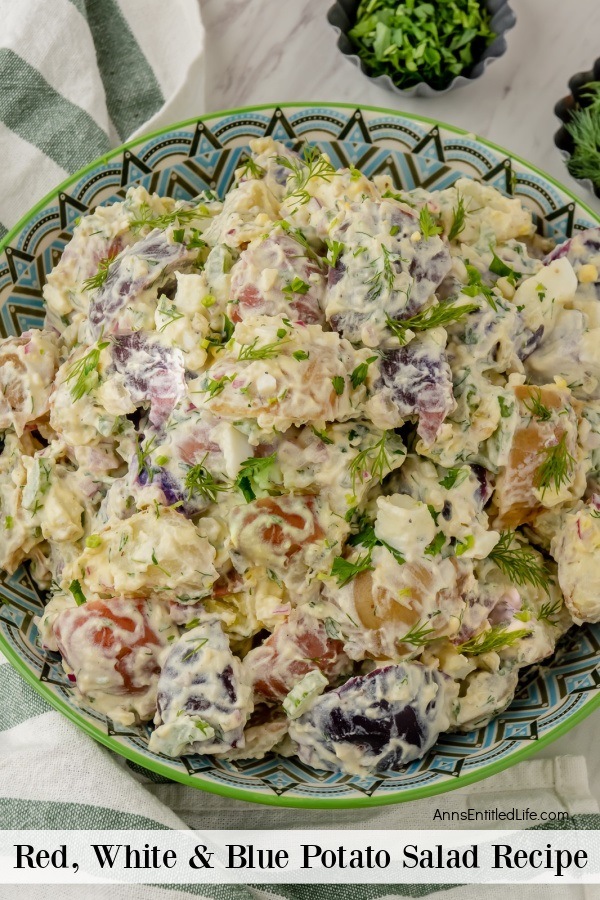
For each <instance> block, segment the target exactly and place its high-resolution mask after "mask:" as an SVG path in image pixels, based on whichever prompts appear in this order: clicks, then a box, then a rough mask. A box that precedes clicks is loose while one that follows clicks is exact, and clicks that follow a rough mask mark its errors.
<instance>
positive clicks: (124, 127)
mask: <svg viewBox="0 0 600 900" xmlns="http://www.w3.org/2000/svg"><path fill="white" fill-rule="evenodd" d="M71 3H73V5H74V6H76V7H77V9H78V10H79V12H80V13H81V14H82V15H83V16H85V18H86V19H87V22H88V24H89V26H90V31H91V33H92V38H93V40H94V45H95V47H96V59H97V62H98V69H99V72H100V77H101V78H102V83H103V84H104V93H105V94H106V106H107V109H108V113H109V115H110V118H111V120H112V123H113V125H114V126H115V129H116V131H117V134H118V135H119V137H120V138H121V140H125V138H126V137H128V135H130V134H131V133H132V132H133V131H135V130H136V129H138V128H139V127H140V126H141V125H143V124H144V122H146V121H147V120H148V119H150V118H151V117H152V116H153V115H154V113H155V112H157V110H159V109H160V108H161V106H162V105H163V104H164V102H165V101H164V97H163V95H162V92H161V89H160V86H159V84H158V81H157V80H156V76H155V74H154V72H153V70H152V69H151V68H150V65H149V63H148V60H147V59H146V57H145V56H144V54H143V52H142V50H141V48H140V46H139V44H138V42H137V41H136V39H135V37H134V35H133V33H132V31H131V29H130V27H129V25H128V24H127V21H126V20H125V18H124V17H123V14H122V12H121V10H120V9H119V6H118V4H117V3H116V0H102V3H98V2H97V0H71Z"/></svg>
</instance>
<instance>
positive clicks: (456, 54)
mask: <svg viewBox="0 0 600 900" xmlns="http://www.w3.org/2000/svg"><path fill="white" fill-rule="evenodd" d="M491 19H492V16H491V13H490V12H489V10H488V8H487V6H486V4H485V3H483V2H480V0H430V2H420V0H405V2H404V3H398V2H397V0H361V3H360V6H359V7H358V13H357V17H356V24H355V25H354V27H353V28H352V29H351V30H350V31H349V33H348V34H349V37H350V40H351V41H352V42H353V43H354V45H355V47H356V50H357V53H358V55H359V56H360V58H361V59H362V60H363V62H364V64H365V66H366V67H367V69H368V71H369V73H370V74H371V75H374V76H377V75H389V76H390V78H391V79H392V81H393V82H394V84H395V85H397V86H398V87H399V88H409V87H412V86H413V85H415V84H418V83H419V82H423V81H424V82H426V83H427V84H429V85H430V86H431V87H433V88H435V89H437V90H443V89H444V88H445V87H447V86H448V84H449V83H450V82H451V81H452V79H453V78H455V77H456V76H457V75H461V74H462V73H464V72H466V71H468V70H469V69H470V68H471V67H472V66H473V64H474V62H476V60H478V59H479V58H480V56H481V55H482V53H483V52H484V50H485V49H486V47H488V46H489V44H491V42H492V41H493V40H494V38H495V37H496V35H495V34H494V32H493V31H492V28H491Z"/></svg>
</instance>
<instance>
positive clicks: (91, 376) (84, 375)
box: [66, 341, 109, 400]
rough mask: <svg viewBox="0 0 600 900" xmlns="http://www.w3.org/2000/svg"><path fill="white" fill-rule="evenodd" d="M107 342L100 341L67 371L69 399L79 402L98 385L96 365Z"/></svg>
mask: <svg viewBox="0 0 600 900" xmlns="http://www.w3.org/2000/svg"><path fill="white" fill-rule="evenodd" d="M108 343H109V342H108V341H101V343H99V344H98V345H97V346H96V347H93V348H92V349H91V350H90V351H89V353H86V355H85V356H82V357H81V359H78V360H77V361H76V362H74V363H73V364H72V365H71V366H69V368H68V370H67V379H66V380H67V383H68V382H70V381H72V382H73V384H72V385H71V399H72V400H81V398H82V397H83V396H85V394H89V392H90V391H91V390H93V389H94V388H95V387H96V385H97V384H98V378H99V376H98V363H99V362H100V353H101V352H102V351H103V350H104V348H105V347H108Z"/></svg>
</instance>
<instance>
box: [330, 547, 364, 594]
mask: <svg viewBox="0 0 600 900" xmlns="http://www.w3.org/2000/svg"><path fill="white" fill-rule="evenodd" d="M372 570H373V566H372V565H371V551H368V552H367V553H364V554H363V555H362V556H359V557H358V559H357V560H356V562H354V563H353V562H350V561H349V560H348V559H344V557H343V556H336V557H335V559H334V560H333V565H332V567H331V575H332V577H333V578H335V579H336V580H337V584H338V587H344V585H346V584H348V582H350V581H352V579H353V578H355V577H356V576H357V575H360V574H361V572H371V571H372Z"/></svg>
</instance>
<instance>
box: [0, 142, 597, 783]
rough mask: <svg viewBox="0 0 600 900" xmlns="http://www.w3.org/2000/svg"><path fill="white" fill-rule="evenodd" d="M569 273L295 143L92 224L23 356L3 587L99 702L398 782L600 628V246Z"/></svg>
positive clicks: (458, 201)
mask: <svg viewBox="0 0 600 900" xmlns="http://www.w3.org/2000/svg"><path fill="white" fill-rule="evenodd" d="M549 249H550V243H549V242H548V241H544V240H543V239H541V238H539V237H538V236H536V235H535V228H534V225H533V221H532V217H531V214H530V213H529V211H528V210H527V209H526V208H525V207H524V206H523V205H522V203H521V201H520V200H519V199H516V198H508V197H504V196H502V195H501V194H500V193H499V192H498V191H496V190H495V189H494V188H493V187H491V186H489V185H484V184H480V183H478V182H475V181H471V180H469V179H466V178H460V179H458V180H457V181H456V182H455V183H454V184H453V185H452V186H451V187H448V188H446V189H444V190H441V191H435V192H428V191H426V190H424V189H418V190H414V191H397V189H396V188H395V186H394V185H393V184H392V181H391V179H390V177H389V176H388V175H382V176H378V177H377V178H376V179H375V180H374V181H371V180H369V179H368V178H366V177H365V176H364V175H363V174H362V173H360V172H359V171H357V170H356V169H354V168H352V167H351V168H349V169H344V170H336V169H335V168H334V166H333V165H332V164H331V162H330V161H329V160H328V159H327V157H325V156H322V155H321V154H320V153H319V152H318V151H317V150H313V151H309V152H308V153H307V154H305V155H304V156H302V155H299V154H298V153H296V152H294V151H293V150H291V149H290V148H289V147H287V146H284V145H283V144H280V143H276V142H274V141H273V140H272V139H271V138H261V139H259V140H257V141H255V142H253V145H252V153H251V155H249V156H248V157H247V158H246V157H242V159H241V164H240V168H239V169H238V170H237V172H236V175H235V182H234V184H233V185H232V187H231V190H230V191H229V192H228V193H227V195H226V196H225V197H224V198H221V199H219V198H216V197H215V196H214V195H212V194H211V193H210V192H206V193H205V194H203V195H202V196H200V197H198V198H195V199H193V200H190V201H175V200H173V199H172V198H168V197H158V196H156V195H151V194H149V193H148V192H147V191H146V190H145V189H143V188H141V187H138V188H134V189H131V190H129V191H128V193H127V196H126V197H125V199H124V200H123V201H122V202H119V203H115V204H112V205H110V206H105V207H102V206H101V207H98V208H97V209H96V210H95V211H94V212H93V213H92V214H90V215H88V216H85V217H83V218H82V219H81V221H80V222H79V223H78V224H77V225H76V227H75V229H74V235H73V239H72V241H71V242H70V244H69V245H68V246H67V248H66V249H65V252H64V253H63V256H62V258H61V260H60V262H59V263H58V265H57V266H56V267H55V269H54V270H53V272H52V273H51V274H50V275H49V277H48V282H47V284H46V285H45V287H44V295H45V299H46V311H47V319H46V326H45V328H44V330H40V331H28V332H26V333H25V334H23V335H22V336H21V337H19V338H6V339H4V340H3V341H2V342H0V451H1V452H0V534H1V535H2V539H1V540H0V565H1V566H2V567H3V568H4V569H5V570H7V571H8V572H12V571H14V569H15V568H16V567H17V566H18V565H19V564H20V563H22V562H23V561H25V560H29V561H30V567H31V568H30V571H31V574H32V576H33V577H34V578H35V579H36V580H37V582H38V583H39V585H40V586H41V587H43V588H45V589H49V593H50V596H49V600H48V604H47V607H46V610H45V612H44V615H43V616H41V617H40V618H39V621H38V629H39V637H40V641H41V644H42V646H43V647H45V648H47V649H48V650H50V651H54V652H56V651H58V652H59V653H60V654H61V656H62V659H63V665H64V668H65V672H66V674H67V676H68V679H69V681H70V683H71V684H72V686H73V690H74V691H75V692H76V696H77V697H78V698H79V699H80V701H81V702H82V703H85V704H88V705H90V706H91V707H92V708H94V709H95V710H97V711H98V713H101V714H105V715H106V716H108V717H109V718H110V719H112V720H113V721H115V722H119V723H122V724H125V725H129V724H133V723H141V722H150V721H151V720H153V721H154V725H155V729H154V730H153V731H152V735H151V739H150V747H151V749H152V750H154V751H156V752H158V753H163V754H166V755H169V756H177V755H181V754H187V753H214V754H217V755H220V756H224V757H226V758H229V759H244V758H257V759H258V758H261V757H262V756H264V754H266V753H268V752H270V751H271V750H273V749H275V750H280V751H281V752H284V753H290V752H295V753H297V754H298V755H299V756H300V758H301V759H302V761H303V762H304V763H307V764H310V765H314V766H316V767H318V768H325V769H341V770H342V771H344V772H346V773H348V774H353V775H361V776H362V775H369V774H372V773H373V772H375V771H379V770H382V769H385V768H398V767H400V766H402V765H404V764H405V763H407V762H410V761H411V760H413V759H416V758H418V757H419V756H422V755H423V754H424V753H425V752H427V750H428V749H429V748H430V747H431V746H432V745H433V743H434V742H435V740H436V739H437V736H438V735H439V734H440V733H441V732H444V731H447V730H452V729H459V730H466V729H470V728H472V727H476V726H477V727H479V726H480V725H482V724H484V723H485V722H487V721H489V719H490V718H491V717H493V716H494V715H497V714H498V713H499V712H500V711H501V710H503V709H504V708H505V707H506V706H507V705H508V704H509V703H510V702H511V699H512V697H513V695H514V691H515V689H516V686H517V683H518V678H519V670H520V669H521V668H522V667H523V666H527V665H531V664H533V663H537V662H539V661H541V660H543V659H545V658H547V657H548V656H550V655H551V654H552V652H553V651H554V648H555V646H556V643H557V641H558V639H559V638H560V637H561V635H562V634H564V633H565V632H566V631H567V629H568V628H569V627H570V626H571V625H572V623H573V622H575V623H577V624H581V623H583V622H587V621H592V622H597V621H600V605H599V602H598V596H600V585H599V584H598V572H599V571H600V501H599V500H598V497H600V363H599V362H598V359H599V357H598V354H597V347H598V343H599V340H600V306H599V301H600V229H597V228H596V229H590V230H589V231H586V232H581V233H578V234H577V235H576V236H575V237H573V238H572V239H570V240H569V241H566V242H565V243H564V244H562V245H560V246H558V247H556V248H554V249H552V250H550V252H548V251H549ZM555 561H556V562H555Z"/></svg>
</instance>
